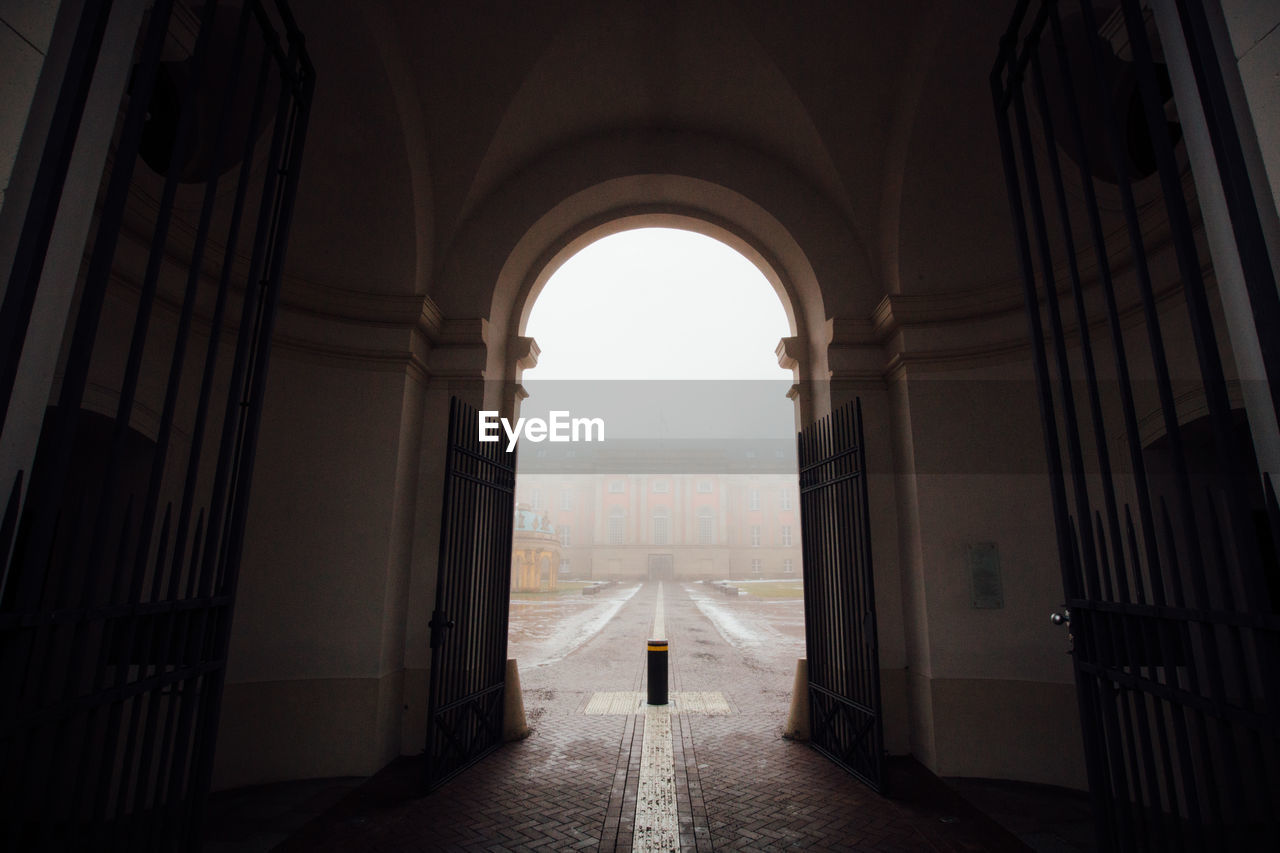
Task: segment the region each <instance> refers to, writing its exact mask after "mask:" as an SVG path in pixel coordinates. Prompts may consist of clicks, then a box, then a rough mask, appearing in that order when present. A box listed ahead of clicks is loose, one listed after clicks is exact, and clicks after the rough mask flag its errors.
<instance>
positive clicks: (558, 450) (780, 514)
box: [508, 228, 804, 729]
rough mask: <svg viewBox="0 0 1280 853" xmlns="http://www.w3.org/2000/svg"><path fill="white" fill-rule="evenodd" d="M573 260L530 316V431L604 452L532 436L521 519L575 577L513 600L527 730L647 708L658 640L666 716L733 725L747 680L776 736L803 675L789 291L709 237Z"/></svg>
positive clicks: (586, 252) (551, 275) (599, 247)
mask: <svg viewBox="0 0 1280 853" xmlns="http://www.w3.org/2000/svg"><path fill="white" fill-rule="evenodd" d="M700 230H704V229H700ZM593 236H594V235H593ZM739 244H740V245H741V242H740V241H739ZM569 245H571V246H573V247H574V249H575V251H573V253H572V254H571V255H569V256H568V257H557V259H556V260H555V261H553V262H551V263H548V265H547V270H544V271H542V272H540V273H539V274H538V275H537V276H535V277H534V279H533V281H532V283H531V285H530V287H529V288H528V289H527V291H526V297H527V299H526V301H525V303H524V304H523V305H522V306H520V314H519V316H520V320H519V330H520V332H521V333H522V337H523V338H524V339H525V340H526V341H529V342H531V343H530V344H529V345H528V349H529V351H530V352H531V353H533V354H534V356H535V357H534V358H530V359H528V360H527V361H526V362H525V363H524V364H522V365H521V368H522V371H521V374H520V379H521V385H520V391H519V396H521V397H522V398H523V399H522V400H521V403H520V408H519V415H520V417H522V418H525V419H526V422H529V421H531V420H532V419H535V418H536V419H543V420H545V421H546V422H547V423H548V424H550V423H551V422H552V421H553V420H554V414H553V413H555V412H561V413H562V414H563V416H564V420H565V421H567V422H568V423H570V424H574V425H576V423H577V421H578V419H579V416H582V418H583V419H595V418H599V419H600V420H602V421H603V439H604V440H603V441H597V440H595V439H594V438H592V439H591V440H587V439H586V438H585V436H580V435H577V434H576V430H574V429H572V428H566V429H565V430H564V435H565V436H566V440H564V441H562V442H561V443H555V442H554V440H552V439H551V438H550V432H548V435H547V437H546V438H545V439H536V440H529V435H528V433H527V432H526V433H525V439H524V440H522V443H521V446H520V457H519V463H518V474H517V479H516V507H517V514H518V515H519V514H520V513H522V512H537V513H538V514H539V515H540V516H541V517H542V518H543V519H544V521H545V524H546V526H547V527H549V528H551V529H553V530H554V531H555V535H556V536H557V537H558V541H559V542H560V543H561V546H562V552H561V560H562V563H561V565H562V566H563V567H565V569H566V571H565V574H563V575H562V576H561V577H560V578H559V581H558V583H557V585H556V589H555V592H554V593H551V592H550V591H548V590H541V591H538V592H522V591H519V590H517V589H516V588H515V587H514V586H513V592H512V596H511V611H510V640H509V646H508V649H509V655H510V656H511V657H514V658H516V659H517V660H518V661H519V667H520V672H521V683H522V686H523V687H524V690H525V706H526V709H527V711H528V713H529V716H530V718H531V721H533V724H534V727H535V729H536V727H537V725H538V723H537V722H536V721H538V720H541V721H542V722H543V724H549V723H548V721H549V720H550V718H551V716H552V715H555V714H557V713H562V712H563V713H564V714H565V715H566V716H568V715H569V714H572V713H574V711H575V710H576V706H575V708H570V707H569V705H568V704H567V703H565V702H563V701H562V700H560V699H556V698H555V697H561V696H562V695H563V694H564V692H565V691H566V690H569V691H578V692H580V693H582V694H583V696H582V697H580V700H579V703H578V704H581V703H582V702H586V703H587V706H588V707H594V706H592V702H593V701H594V700H593V699H592V698H591V697H594V696H596V695H601V694H610V695H613V694H617V695H623V694H627V695H630V694H632V693H634V694H636V695H639V693H638V692H637V688H639V686H640V684H641V683H643V682H644V681H645V679H646V677H647V676H646V675H645V674H644V673H643V672H640V671H639V670H638V667H639V664H640V661H641V660H642V658H641V656H640V652H641V650H642V646H643V642H644V641H645V639H646V637H648V636H650V635H653V634H655V633H663V634H664V636H665V637H669V638H670V641H671V652H670V658H671V671H672V673H673V674H674V677H673V686H672V690H673V693H674V695H675V696H677V697H680V696H683V695H685V694H693V693H699V694H701V693H707V694H715V696H716V697H718V699H717V701H718V702H719V703H720V705H715V707H722V708H723V709H724V712H725V713H728V712H729V705H728V704H726V703H727V702H728V699H727V698H726V697H727V696H729V695H730V694H731V691H730V685H731V684H734V683H736V682H738V681H740V680H741V678H742V674H741V672H739V670H741V671H742V672H749V673H750V677H751V678H752V679H754V680H756V681H759V682H761V683H762V684H764V685H767V687H768V688H769V690H768V693H769V695H770V696H771V697H776V701H775V702H774V704H775V705H777V706H778V707H771V708H770V709H769V711H770V712H771V713H772V714H773V715H774V716H775V717H776V718H777V719H776V724H777V725H781V724H782V723H783V722H784V720H785V715H786V710H787V709H786V707H785V704H784V703H785V700H786V697H787V688H788V687H790V686H791V683H792V677H793V673H794V667H795V659H796V658H797V657H802V656H803V655H804V613H803V608H804V603H803V587H802V580H801V564H802V561H801V547H800V546H801V542H800V533H799V531H800V522H799V515H798V507H797V505H796V502H795V501H794V499H793V497H794V495H795V494H796V490H797V480H796V478H797V471H796V457H795V433H794V428H795V424H796V420H797V417H796V412H795V405H796V404H795V402H794V397H795V395H794V394H791V393H789V391H790V389H792V388H793V386H794V384H795V380H796V378H797V377H796V370H795V364H794V362H788V361H786V360H785V359H782V358H780V355H781V353H782V351H783V348H784V345H783V344H780V341H785V340H787V339H793V338H794V335H795V332H796V330H797V321H796V313H795V312H794V310H792V309H791V307H790V303H789V301H788V299H787V289H786V287H785V286H783V282H782V279H781V278H780V277H779V276H778V275H777V274H776V273H775V272H773V270H772V269H771V268H769V267H767V265H766V266H765V269H767V270H768V272H764V271H762V269H761V266H760V265H761V264H763V258H762V256H761V255H760V254H759V253H758V252H757V253H753V256H748V255H746V254H744V253H743V252H741V251H739V250H738V247H737V246H731V245H729V244H728V243H726V242H724V241H721V240H718V239H716V238H715V237H712V236H709V235H707V234H705V233H697V232H694V231H690V230H683V229H681V230H676V229H670V228H641V229H624V230H621V231H619V232H617V233H612V234H606V235H605V236H602V237H599V238H598V239H594V240H592V241H591V242H590V243H589V244H587V245H585V246H578V245H577V243H576V242H575V241H570V243H569ZM532 342H536V343H532ZM535 361H536V366H535ZM780 361H782V362H783V363H784V364H785V365H786V366H780V364H779V362H780ZM789 397H790V398H791V399H788V398H789ZM549 495H550V496H559V500H555V499H552V500H550V501H548V500H547V499H546V498H547V496H549ZM537 507H541V509H537ZM516 537H517V540H519V537H520V532H519V529H518V528H517V534H516ZM520 547H521V543H520V542H519V541H517V542H516V551H517V553H519V550H520ZM628 651H630V652H632V654H628ZM695 672H696V673H697V679H696V681H695V680H694V678H693V674H694V673H695ZM629 687H630V688H631V690H628V689H627V688H629ZM546 697H552V699H550V700H548V699H546ZM679 701H681V700H680V699H679V698H677V699H674V700H673V702H675V703H676V704H677V705H678V703H679ZM700 707H701V706H700ZM587 713H591V712H587ZM550 724H552V725H554V724H555V723H550ZM564 724H566V725H568V724H569V723H564Z"/></svg>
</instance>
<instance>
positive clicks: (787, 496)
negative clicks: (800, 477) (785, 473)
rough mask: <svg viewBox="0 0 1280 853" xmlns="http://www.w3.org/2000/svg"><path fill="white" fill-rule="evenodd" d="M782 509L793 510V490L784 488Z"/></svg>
mask: <svg viewBox="0 0 1280 853" xmlns="http://www.w3.org/2000/svg"><path fill="white" fill-rule="evenodd" d="M782 508H783V509H791V490H790V489H786V488H784V489H783V490H782Z"/></svg>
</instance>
